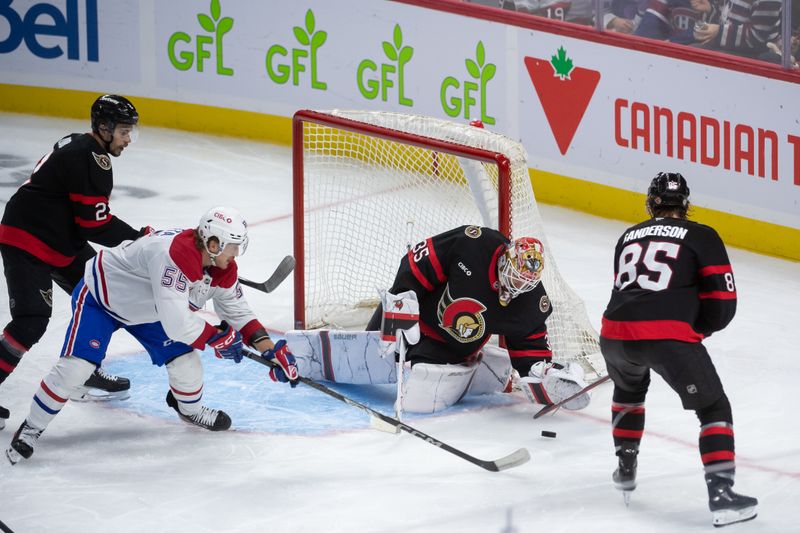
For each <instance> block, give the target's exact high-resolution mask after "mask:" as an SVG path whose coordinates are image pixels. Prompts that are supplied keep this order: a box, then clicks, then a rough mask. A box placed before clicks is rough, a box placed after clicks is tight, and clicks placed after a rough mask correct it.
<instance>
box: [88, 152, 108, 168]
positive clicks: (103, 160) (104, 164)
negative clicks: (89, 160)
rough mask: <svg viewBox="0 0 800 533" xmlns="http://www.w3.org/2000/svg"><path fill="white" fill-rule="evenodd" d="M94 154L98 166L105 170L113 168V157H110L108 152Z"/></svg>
mask: <svg viewBox="0 0 800 533" xmlns="http://www.w3.org/2000/svg"><path fill="white" fill-rule="evenodd" d="M92 155H93V156H94V162H95V163H97V166H98V167H100V168H102V169H103V170H111V158H110V157H108V156H107V155H106V154H96V153H94V152H92Z"/></svg>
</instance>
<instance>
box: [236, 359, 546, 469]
mask: <svg viewBox="0 0 800 533" xmlns="http://www.w3.org/2000/svg"><path fill="white" fill-rule="evenodd" d="M244 356H245V357H247V358H248V359H252V360H253V361H255V362H257V363H260V364H262V365H264V366H267V367H270V368H275V367H277V366H278V364H277V363H274V362H272V361H268V360H266V359H264V358H263V357H262V356H261V354H259V353H258V352H255V351H253V350H251V349H249V348H247V349H245V350H244ZM299 381H300V382H301V383H304V384H306V385H308V386H309V387H311V388H314V389H317V390H318V391H320V392H322V393H324V394H327V395H328V396H331V397H332V398H336V399H337V400H339V401H340V402H344V403H346V404H348V405H351V406H353V407H355V408H357V409H361V410H362V411H364V412H365V413H367V414H368V415H369V416H370V418H371V419H372V420H375V419H377V420H378V421H379V423H382V424H384V425H389V426H392V427H393V428H396V429H398V430H401V431H405V432H407V433H410V434H412V435H414V436H415V437H418V438H420V439H422V440H424V441H425V442H427V443H428V444H433V445H434V446H436V447H437V448H441V449H442V450H444V451H446V452H450V453H452V454H453V455H456V456H458V457H461V458H462V459H465V460H467V461H469V462H470V463H472V464H475V465H478V466H479V467H481V468H483V469H485V470H489V471H490V472H500V471H501V470H508V469H509V468H514V467H515V466H519V465H521V464H525V463H527V462H528V461H529V460H530V458H531V454H530V453H528V450H527V449H525V448H520V449H518V450H517V451H515V452H513V453H510V454H508V455H506V456H504V457H501V458H499V459H496V460H494V461H485V460H483V459H478V458H477V457H473V456H472V455H469V454H468V453H464V452H462V451H461V450H459V449H457V448H453V447H452V446H450V445H449V444H446V443H444V442H442V441H440V440H439V439H436V438H434V437H431V436H430V435H428V434H426V433H423V432H422V431H419V430H418V429H414V428H413V427H411V426H409V425H408V424H405V423H403V422H401V421H399V420H397V419H396V418H392V417H390V416H387V415H384V414H383V413H380V412H378V411H376V410H374V409H372V408H371V407H368V406H366V405H364V404H362V403H359V402H357V401H355V400H353V399H350V398H348V397H347V396H345V395H343V394H339V393H338V392H336V391H335V390H333V389H330V388H328V387H326V386H325V385H322V384H321V383H317V382H316V381H314V380H313V379H309V378H304V377H300V378H299Z"/></svg>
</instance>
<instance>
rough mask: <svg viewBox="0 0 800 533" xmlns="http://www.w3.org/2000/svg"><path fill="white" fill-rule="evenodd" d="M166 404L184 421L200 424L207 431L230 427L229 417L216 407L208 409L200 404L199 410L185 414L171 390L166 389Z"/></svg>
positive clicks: (223, 429) (222, 429)
mask: <svg viewBox="0 0 800 533" xmlns="http://www.w3.org/2000/svg"><path fill="white" fill-rule="evenodd" d="M167 405H169V406H170V407H172V408H173V409H175V412H176V413H178V416H179V417H180V418H181V420H183V421H184V422H188V423H189V424H193V425H195V426H200V427H201V428H204V429H207V430H209V431H225V430H226V429H228V428H230V427H231V417H229V416H228V415H227V414H226V413H225V411H221V410H217V409H209V408H208V407H206V406H201V407H200V410H199V411H198V412H197V413H195V414H193V415H185V414H183V413H181V410H180V408H179V407H178V400H176V399H175V396H173V395H172V391H167Z"/></svg>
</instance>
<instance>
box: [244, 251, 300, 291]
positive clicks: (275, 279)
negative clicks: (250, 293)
mask: <svg viewBox="0 0 800 533" xmlns="http://www.w3.org/2000/svg"><path fill="white" fill-rule="evenodd" d="M294 264H295V262H294V257H292V256H291V255H287V256H286V257H284V258H283V260H282V261H281V262H280V264H278V267H277V268H276V269H275V272H273V273H272V275H271V276H270V277H269V279H268V280H267V281H264V282H262V283H259V282H257V281H252V280H249V279H247V278H242V277H240V278H239V283H241V284H242V285H247V286H248V287H252V288H254V289H258V290H260V291H261V292H267V293H270V292H272V291H274V290H275V289H277V288H278V285H280V284H281V283H283V280H285V279H286V277H287V276H288V275H289V274H291V273H292V270H294Z"/></svg>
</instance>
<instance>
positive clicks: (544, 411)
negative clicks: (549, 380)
mask: <svg viewBox="0 0 800 533" xmlns="http://www.w3.org/2000/svg"><path fill="white" fill-rule="evenodd" d="M609 379H611V376H609V375H608V374H606V375H605V376H603V377H602V378H600V379H598V380H597V381H595V382H594V383H590V384H589V385H586V386H585V387H584V388H582V389H581V390H579V391H578V392H576V393H575V394H573V395H572V396H570V397H569V398H565V399H563V400H561V401H560V402H558V403H554V404H552V405H546V406H544V407H543V408H541V409H539V411H538V412H537V413H536V414H535V415H533V419H534V420H536V419H537V418H539V417H540V416H544V415H546V414H547V413H552V412H553V411H555V410H556V409H558V408H560V407H561V406H562V405H564V404H565V403H569V402H571V401H572V400H574V399H575V398H577V397H578V396H580V395H582V394H586V393H587V392H589V391H590V390H592V389H593V388H595V387H597V386H598V385H600V384H601V383H605V382H606V381H608V380H609Z"/></svg>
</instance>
